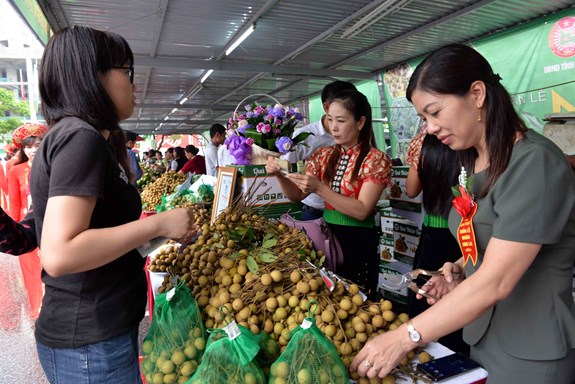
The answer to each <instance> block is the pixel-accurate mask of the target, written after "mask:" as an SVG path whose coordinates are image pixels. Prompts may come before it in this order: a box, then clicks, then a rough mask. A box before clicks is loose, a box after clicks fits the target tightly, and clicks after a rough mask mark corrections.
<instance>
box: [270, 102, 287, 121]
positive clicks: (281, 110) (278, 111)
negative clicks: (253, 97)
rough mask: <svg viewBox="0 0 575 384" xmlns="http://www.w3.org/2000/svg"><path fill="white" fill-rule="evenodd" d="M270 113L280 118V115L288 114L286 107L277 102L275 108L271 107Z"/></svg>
mask: <svg viewBox="0 0 575 384" xmlns="http://www.w3.org/2000/svg"><path fill="white" fill-rule="evenodd" d="M269 114H270V115H273V116H275V117H277V118H280V117H284V116H285V115H286V111H285V109H284V107H282V106H281V105H279V104H277V105H276V106H275V107H274V108H270V112H269Z"/></svg>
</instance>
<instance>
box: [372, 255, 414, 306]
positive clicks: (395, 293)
mask: <svg viewBox="0 0 575 384" xmlns="http://www.w3.org/2000/svg"><path fill="white" fill-rule="evenodd" d="M412 269H413V268H412V266H411V265H410V264H405V263H402V262H401V261H391V262H386V261H381V262H380V263H379V281H380V283H379V286H378V290H379V293H380V294H381V295H382V296H383V298H384V299H388V300H393V301H396V302H398V303H402V304H406V303H407V288H403V289H400V290H395V289H389V288H387V287H384V286H383V285H382V284H381V280H382V279H383V273H390V274H392V275H403V274H404V273H407V272H409V271H411V270H412Z"/></svg>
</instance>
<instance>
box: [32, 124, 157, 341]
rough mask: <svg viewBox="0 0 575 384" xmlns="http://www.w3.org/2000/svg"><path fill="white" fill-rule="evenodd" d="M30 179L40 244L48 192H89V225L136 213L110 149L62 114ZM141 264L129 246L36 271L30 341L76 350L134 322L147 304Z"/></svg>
mask: <svg viewBox="0 0 575 384" xmlns="http://www.w3.org/2000/svg"><path fill="white" fill-rule="evenodd" d="M30 185H31V191H32V199H33V201H34V214H35V216H36V233H37V235H38V243H40V241H41V238H40V236H41V234H42V225H43V223H44V215H45V212H46V203H47V201H48V198H49V197H52V196H95V197H96V198H97V202H96V206H95V207H94V212H93V213H92V217H91V220H90V228H107V227H114V226H117V225H121V224H125V223H128V222H131V221H134V220H137V219H138V218H139V215H140V213H141V207H142V203H141V200H140V197H139V195H138V192H137V190H136V188H135V187H134V186H133V185H132V184H130V183H129V181H128V178H127V177H126V175H125V173H124V172H123V170H122V168H121V166H120V165H119V163H118V161H117V158H116V156H115V155H114V153H113V151H112V148H111V147H110V146H109V145H108V143H107V142H106V141H105V140H104V138H103V137H102V135H101V134H100V133H99V132H98V131H97V130H96V129H95V128H93V127H92V126H90V125H89V124H87V123H85V122H84V121H82V120H80V119H78V118H74V117H68V118H64V119H62V120H61V121H60V122H58V123H57V124H56V125H54V126H53V127H52V128H50V130H49V131H48V133H47V134H46V136H44V139H43V140H42V143H41V145H40V148H39V149H38V152H37V153H36V157H35V158H34V163H33V165H32V172H31V176H30ZM77 257H82V255H81V254H79V255H77ZM144 262H145V260H144V259H143V258H142V257H141V256H140V255H139V253H138V252H137V251H136V250H132V251H130V252H128V253H127V254H125V255H123V256H121V257H120V258H118V259H116V260H114V261H113V262H111V263H109V264H106V265H104V266H102V267H100V268H96V269H93V270H90V271H87V272H82V273H76V274H70V275H65V276H61V277H57V278H54V277H51V276H49V275H48V274H47V273H46V272H45V271H42V281H43V282H44V284H45V288H46V291H45V295H44V300H43V302H42V310H41V312H40V317H39V318H38V320H37V321H36V332H35V334H36V339H37V340H38V341H40V342H41V343H42V344H45V345H47V346H49V347H52V348H76V347H78V346H81V345H85V344H90V343H94V342H98V341H102V340H105V339H108V338H111V337H114V336H117V335H119V334H122V333H124V332H127V331H128V330H130V329H133V327H136V326H137V325H138V324H139V322H140V321H141V319H142V318H143V316H144V311H145V307H146V284H147V283H146V277H145V274H144V269H143V268H144Z"/></svg>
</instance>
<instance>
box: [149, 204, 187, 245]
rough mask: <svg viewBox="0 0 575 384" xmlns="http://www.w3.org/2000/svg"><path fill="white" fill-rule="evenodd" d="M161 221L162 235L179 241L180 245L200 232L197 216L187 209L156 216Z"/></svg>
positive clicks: (177, 209) (178, 209)
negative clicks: (196, 220)
mask: <svg viewBox="0 0 575 384" xmlns="http://www.w3.org/2000/svg"><path fill="white" fill-rule="evenodd" d="M152 217H155V218H156V219H158V220H161V226H162V231H163V233H162V235H163V236H165V237H167V238H169V239H174V240H178V241H179V242H180V243H182V244H183V243H185V242H187V241H189V240H190V239H191V238H192V237H194V236H195V235H196V233H197V232H198V228H197V226H196V224H195V215H194V214H193V213H192V212H191V211H189V210H188V209H187V208H176V209H171V210H169V211H166V212H162V213H158V214H157V215H154V216H152Z"/></svg>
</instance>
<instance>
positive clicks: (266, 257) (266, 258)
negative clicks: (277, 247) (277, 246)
mask: <svg viewBox="0 0 575 384" xmlns="http://www.w3.org/2000/svg"><path fill="white" fill-rule="evenodd" d="M259 256H260V260H261V261H263V262H264V263H273V262H274V261H276V260H277V259H278V257H277V256H276V255H274V254H273V253H267V252H266V253H262V254H261V255H259Z"/></svg>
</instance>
